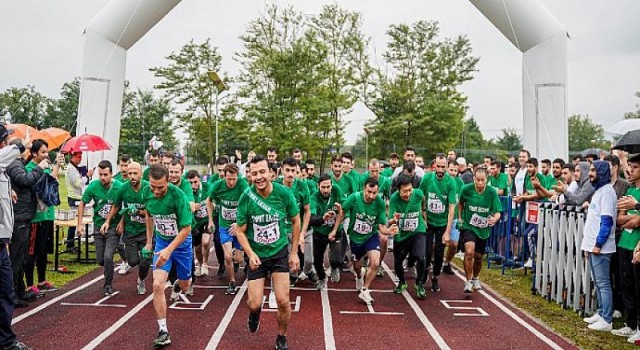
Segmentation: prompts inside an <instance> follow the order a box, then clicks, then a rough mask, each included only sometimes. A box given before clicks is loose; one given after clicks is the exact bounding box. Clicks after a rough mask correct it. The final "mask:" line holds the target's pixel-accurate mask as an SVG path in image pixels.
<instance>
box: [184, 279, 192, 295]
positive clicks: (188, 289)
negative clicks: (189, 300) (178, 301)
mask: <svg viewBox="0 0 640 350" xmlns="http://www.w3.org/2000/svg"><path fill="white" fill-rule="evenodd" d="M184 294H185V295H188V296H192V295H193V282H191V284H189V288H187V291H186V292H185V293H184Z"/></svg>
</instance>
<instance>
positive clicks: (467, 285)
mask: <svg viewBox="0 0 640 350" xmlns="http://www.w3.org/2000/svg"><path fill="white" fill-rule="evenodd" d="M464 292H465V293H473V282H471V280H469V281H467V282H465V283H464Z"/></svg>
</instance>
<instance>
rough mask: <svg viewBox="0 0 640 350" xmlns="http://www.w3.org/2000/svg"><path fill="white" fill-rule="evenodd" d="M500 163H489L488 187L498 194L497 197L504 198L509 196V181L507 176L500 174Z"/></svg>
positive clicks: (494, 161) (495, 161)
mask: <svg viewBox="0 0 640 350" xmlns="http://www.w3.org/2000/svg"><path fill="white" fill-rule="evenodd" d="M500 165H501V164H500V161H497V160H492V161H491V163H489V167H488V168H487V169H489V183H488V185H489V186H491V187H493V188H495V190H496V192H498V196H506V195H507V194H509V191H508V186H509V183H508V182H509V179H508V177H507V174H505V173H503V172H500Z"/></svg>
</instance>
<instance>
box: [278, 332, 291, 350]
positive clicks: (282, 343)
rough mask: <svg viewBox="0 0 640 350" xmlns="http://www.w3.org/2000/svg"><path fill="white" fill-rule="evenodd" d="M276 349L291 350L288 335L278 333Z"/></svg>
mask: <svg viewBox="0 0 640 350" xmlns="http://www.w3.org/2000/svg"><path fill="white" fill-rule="evenodd" d="M276 350H289V344H287V337H286V336H284V335H280V334H278V336H277V337H276Z"/></svg>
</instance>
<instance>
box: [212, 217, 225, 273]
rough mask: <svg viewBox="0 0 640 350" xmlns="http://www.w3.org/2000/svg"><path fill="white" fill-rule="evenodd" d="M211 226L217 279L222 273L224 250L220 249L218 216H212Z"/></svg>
mask: <svg viewBox="0 0 640 350" xmlns="http://www.w3.org/2000/svg"><path fill="white" fill-rule="evenodd" d="M213 224H214V225H215V229H214V230H213V248H214V250H215V253H216V259H217V260H218V268H219V269H218V277H222V273H224V270H225V268H224V250H223V249H222V243H221V242H220V223H219V222H218V215H214V216H213Z"/></svg>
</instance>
